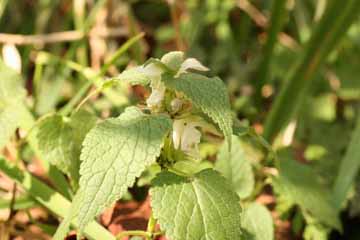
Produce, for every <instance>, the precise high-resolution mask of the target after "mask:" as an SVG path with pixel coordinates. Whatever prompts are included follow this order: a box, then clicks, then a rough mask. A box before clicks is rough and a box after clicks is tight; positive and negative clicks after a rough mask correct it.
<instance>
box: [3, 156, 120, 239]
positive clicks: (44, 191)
mask: <svg viewBox="0 0 360 240" xmlns="http://www.w3.org/2000/svg"><path fill="white" fill-rule="evenodd" d="M0 170H1V171H2V172H3V173H5V174H6V175H7V176H8V177H10V178H11V179H13V180H14V181H16V182H17V183H18V184H19V185H21V186H22V188H23V189H24V190H26V191H27V193H29V195H30V196H31V197H32V198H33V199H35V200H36V202H38V203H39V204H41V205H42V206H44V207H45V208H47V209H48V210H49V211H50V212H51V213H52V214H54V215H55V216H58V217H65V214H66V213H67V212H69V209H70V206H71V205H70V202H69V201H68V200H67V199H66V198H65V197H64V196H62V195H61V194H59V193H58V192H56V191H54V190H53V189H52V188H51V187H49V186H48V185H46V184H44V183H43V182H41V181H40V180H39V179H37V178H36V177H34V176H32V175H31V174H30V173H28V172H27V171H24V170H21V169H19V168H18V167H16V166H15V165H13V164H10V163H9V161H7V160H5V159H3V158H1V157H0ZM77 222H78V221H77V219H74V220H73V221H71V225H72V226H74V227H77V226H78V224H77ZM84 235H85V236H86V237H88V238H89V239H102V240H115V239H116V238H115V237H114V236H113V235H112V234H111V233H110V232H109V231H107V230H106V229H105V228H104V227H103V226H101V225H100V224H98V223H97V222H95V221H92V222H91V223H89V225H88V226H87V227H86V228H85V229H84Z"/></svg>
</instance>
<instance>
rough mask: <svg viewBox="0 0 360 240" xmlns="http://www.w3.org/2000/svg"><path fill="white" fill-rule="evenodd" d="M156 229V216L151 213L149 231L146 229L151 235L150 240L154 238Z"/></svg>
mask: <svg viewBox="0 0 360 240" xmlns="http://www.w3.org/2000/svg"><path fill="white" fill-rule="evenodd" d="M155 227H156V219H155V218H154V215H153V213H152V212H151V215H150V218H149V221H148V225H147V229H146V231H147V232H148V233H150V237H149V240H152V239H153V238H154V235H153V233H154V231H155Z"/></svg>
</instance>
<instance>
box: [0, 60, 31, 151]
mask: <svg viewBox="0 0 360 240" xmlns="http://www.w3.org/2000/svg"><path fill="white" fill-rule="evenodd" d="M0 76H1V80H0V148H2V147H3V146H4V145H5V144H6V143H7V142H8V141H9V139H10V137H11V136H12V135H13V134H14V132H15V130H16V128H18V127H19V126H20V123H21V120H22V119H23V116H24V115H25V114H26V112H25V110H26V108H25V106H24V104H23V100H24V98H25V96H26V90H25V89H24V87H23V85H22V79H21V76H20V75H19V74H18V73H16V72H15V71H14V70H12V69H11V68H9V67H7V66H6V65H5V64H4V63H3V62H2V61H1V60H0Z"/></svg>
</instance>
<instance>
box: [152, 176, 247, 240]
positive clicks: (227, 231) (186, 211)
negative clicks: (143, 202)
mask: <svg viewBox="0 0 360 240" xmlns="http://www.w3.org/2000/svg"><path fill="white" fill-rule="evenodd" d="M152 185H153V186H152V188H151V190H150V195H151V206H152V208H153V211H154V216H155V218H156V219H158V221H159V224H160V227H161V229H162V230H164V231H165V234H166V236H168V237H169V238H171V239H173V240H197V239H204V240H210V239H224V240H227V239H228V240H230V239H243V237H242V232H241V230H240V225H241V223H240V211H241V209H240V204H239V198H238V196H237V195H236V194H235V193H234V192H233V191H232V190H231V189H230V188H229V186H228V184H227V182H226V181H225V179H223V178H222V177H221V176H220V175H219V174H218V173H217V172H216V171H214V170H210V169H206V170H203V171H201V172H199V173H197V174H195V175H194V176H192V177H189V178H187V177H182V176H178V175H176V174H174V173H171V172H162V173H160V174H159V175H158V176H157V177H156V178H155V179H154V180H153V183H152Z"/></svg>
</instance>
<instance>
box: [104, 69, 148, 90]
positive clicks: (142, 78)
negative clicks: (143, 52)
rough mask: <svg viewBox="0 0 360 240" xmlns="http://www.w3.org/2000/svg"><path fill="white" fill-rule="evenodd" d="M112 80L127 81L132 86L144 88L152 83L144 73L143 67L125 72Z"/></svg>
mask: <svg viewBox="0 0 360 240" xmlns="http://www.w3.org/2000/svg"><path fill="white" fill-rule="evenodd" d="M111 80H116V81H125V82H127V83H129V84H131V85H143V86H146V85H148V84H149V83H150V81H151V79H150V78H149V76H148V75H147V74H145V73H144V70H143V67H142V66H139V67H135V68H130V69H128V70H125V71H123V72H122V73H121V74H119V75H118V76H117V77H114V78H112V79H111Z"/></svg>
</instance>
